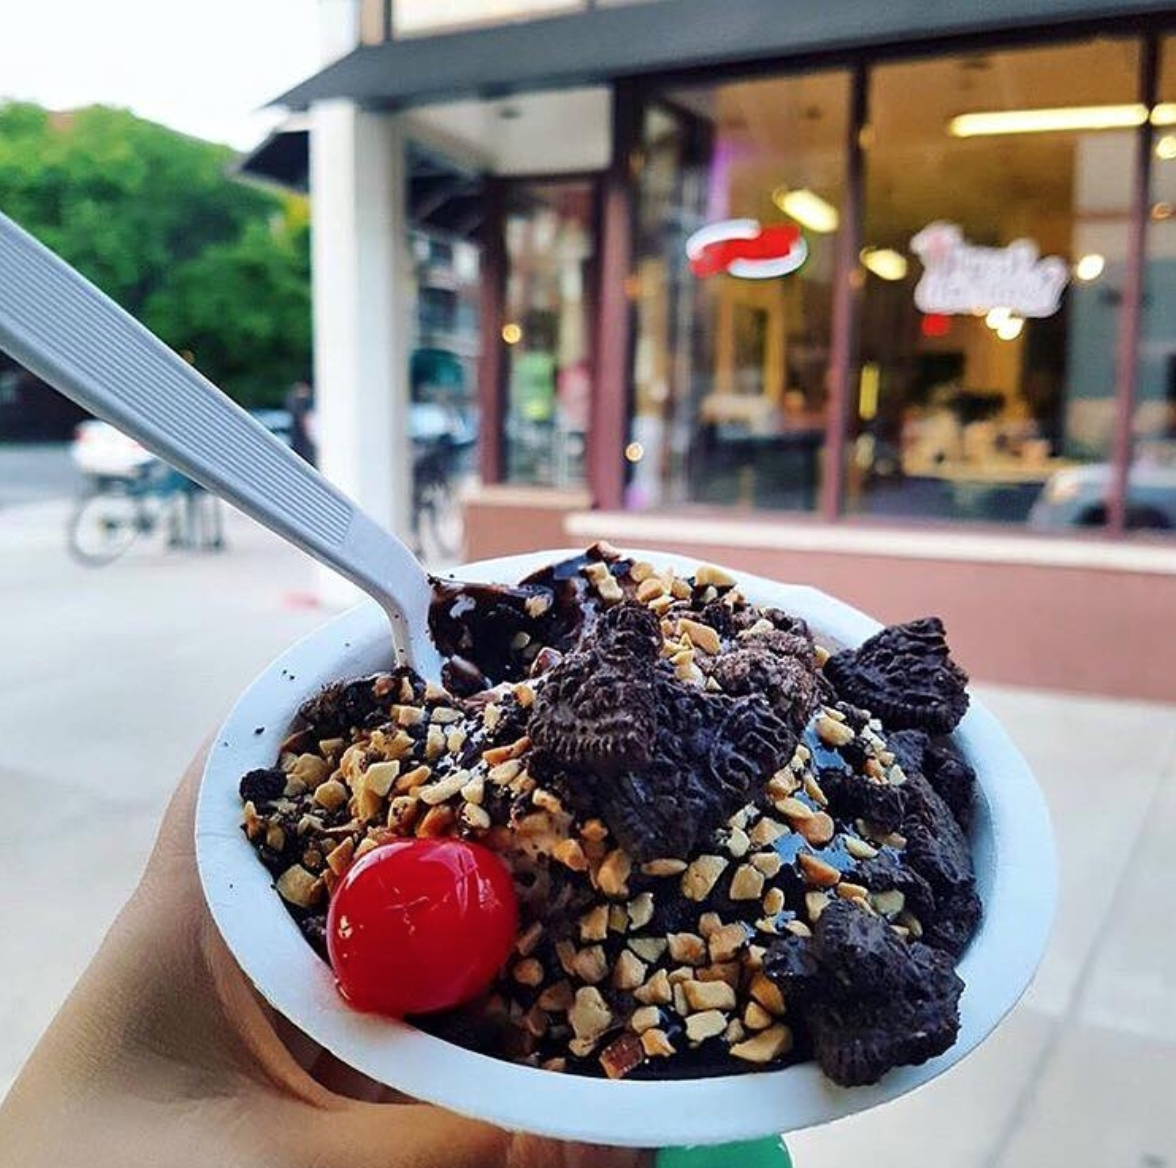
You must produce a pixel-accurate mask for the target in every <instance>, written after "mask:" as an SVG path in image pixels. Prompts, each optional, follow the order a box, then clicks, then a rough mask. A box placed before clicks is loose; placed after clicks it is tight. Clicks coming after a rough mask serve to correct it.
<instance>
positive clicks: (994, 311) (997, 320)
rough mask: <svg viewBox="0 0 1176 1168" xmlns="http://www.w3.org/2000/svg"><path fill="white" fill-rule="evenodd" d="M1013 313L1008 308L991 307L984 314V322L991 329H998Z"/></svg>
mask: <svg viewBox="0 0 1176 1168" xmlns="http://www.w3.org/2000/svg"><path fill="white" fill-rule="evenodd" d="M1011 316H1012V313H1011V312H1010V311H1009V310H1008V309H1007V308H990V309H989V310H988V312H987V313H985V316H984V323H985V324H986V325H988V327H989V328H990V329H998V328H1000V326H1001V325H1002V324H1004V323H1005V321H1007V320H1008V319H1009V318H1010V317H1011Z"/></svg>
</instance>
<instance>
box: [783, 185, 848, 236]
mask: <svg viewBox="0 0 1176 1168" xmlns="http://www.w3.org/2000/svg"><path fill="white" fill-rule="evenodd" d="M772 202H773V203H775V204H776V206H777V207H779V208H780V210H781V211H783V212H784V214H785V215H787V216H789V218H791V219H795V220H796V222H797V223H799V224H800V225H801V227H807V228H808V229H809V230H810V231H815V232H816V233H817V234H818V235H828V234H829V233H830V232H833V231H836V230H837V225H838V224H839V223H840V222H841V216H840V215H839V214H838V213H837V208H836V207H834V206H833V204H832V203H827V202H826V201H825V200H824V199H822V198H821V196H820V195H818V194H816V192H814V191H810V190H807V189H806V188H804V187H800V188H799V189H798V190H794V191H790V190H789V189H788V188H787V187H777V188H776V189H775V190H774V191H773V192H772Z"/></svg>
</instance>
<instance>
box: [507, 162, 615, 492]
mask: <svg viewBox="0 0 1176 1168" xmlns="http://www.w3.org/2000/svg"><path fill="white" fill-rule="evenodd" d="M595 218H596V216H595V187H594V185H593V184H592V183H590V182H580V181H568V182H549V183H528V184H518V185H515V186H512V188H511V193H510V196H509V199H508V205H507V214H506V223H505V231H506V261H507V276H506V300H505V313H504V317H503V321H502V324H501V327H500V332H501V342H502V345H503V349H504V351H505V361H504V364H505V368H506V435H505V437H506V477H507V478H508V479H509V480H511V481H513V482H525V483H537V484H542V485H545V486H556V487H562V486H572V485H576V484H580V483H582V482H583V481H584V450H585V434H586V433H587V430H588V408H589V402H590V399H591V394H592V370H591V365H590V357H591V351H592V343H591V323H590V318H589V311H588V310H589V303H590V295H589V293H590V289H591V287H592V286H593V284H594V279H595V261H596V231H595Z"/></svg>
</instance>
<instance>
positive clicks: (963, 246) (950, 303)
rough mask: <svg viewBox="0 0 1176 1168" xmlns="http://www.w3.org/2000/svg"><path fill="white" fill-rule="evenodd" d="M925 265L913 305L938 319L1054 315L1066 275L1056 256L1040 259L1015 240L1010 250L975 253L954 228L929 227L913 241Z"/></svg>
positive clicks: (939, 224) (944, 225) (980, 249)
mask: <svg viewBox="0 0 1176 1168" xmlns="http://www.w3.org/2000/svg"><path fill="white" fill-rule="evenodd" d="M911 251H913V252H914V253H915V255H917V256H918V257H919V259H920V260H922V262H923V275H922V276H921V277H920V279H919V283H918V284H917V285H916V287H915V304H916V306H917V307H918V308H919V309H920V310H921V311H923V312H926V313H932V314H941V315H963V314H966V313H981V314H983V313H986V312H988V311H989V310H990V309H993V308H1002V309H1005V310H1006V311H1008V312H1009V313H1011V314H1013V315H1014V316H1020V317H1026V316H1052V315H1053V314H1054V313H1055V312H1057V310H1058V307H1059V303H1060V301H1061V296H1062V290H1063V289H1064V288H1065V286H1066V282H1067V281H1068V280H1069V278H1070V270H1069V268H1068V266H1067V265H1066V262H1065V260H1063V259H1062V258H1061V257H1060V256H1044V257H1043V256H1041V255H1040V253H1039V252H1038V250H1037V245H1036V244H1035V243H1033V242H1032V241H1031V240H1028V239H1017V240H1014V241H1013V242H1012V243H1010V244H1009V245H1008V247H976V246H975V245H974V244H970V243H968V242H967V241H966V240H965V239H964V234H963V232H962V231H961V230H960V229H959V227H957V226H956V225H955V224H954V223H943V222H936V223H930V224H928V225H927V226H926V227H924V228H923V230H922V231H920V232H919V234H918V235H916V236H915V237H914V239H912V240H911Z"/></svg>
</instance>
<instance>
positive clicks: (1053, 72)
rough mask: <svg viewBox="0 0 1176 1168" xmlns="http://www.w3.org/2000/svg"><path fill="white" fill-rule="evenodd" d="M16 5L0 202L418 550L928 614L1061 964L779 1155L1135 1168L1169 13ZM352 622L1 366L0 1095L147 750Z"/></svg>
mask: <svg viewBox="0 0 1176 1168" xmlns="http://www.w3.org/2000/svg"><path fill="white" fill-rule="evenodd" d="M22 7H23V11H21V12H20V13H19V14H17V13H16V12H14V11H5V12H3V13H0V210H3V211H4V213H6V214H7V215H9V216H11V217H12V218H14V219H16V220H17V221H18V222H19V223H21V224H22V225H23V226H24V227H26V228H27V229H28V230H30V231H32V232H33V233H34V234H36V235H37V236H38V237H39V238H41V239H42V240H43V241H44V242H45V243H47V244H48V245H49V246H51V247H53V248H55V249H56V250H57V251H59V252H60V253H61V254H62V255H63V256H64V257H65V258H66V259H68V260H69V261H70V262H71V263H73V264H74V265H76V266H77V267H78V268H79V269H80V270H81V271H83V272H84V273H85V274H86V275H88V276H89V277H90V278H91V279H93V280H94V281H95V282H96V283H97V284H98V285H99V286H101V287H102V288H103V289H104V290H105V291H107V292H108V293H109V294H110V295H111V296H113V297H114V298H115V299H116V300H118V301H119V302H120V303H121V304H123V305H124V306H125V307H126V308H127V309H129V310H130V311H131V312H133V313H135V314H136V315H137V316H139V317H140V318H141V319H143V320H144V321H145V322H146V323H147V324H148V325H149V326H150V327H151V328H152V329H154V330H155V331H156V332H157V333H158V334H159V335H160V336H161V337H163V339H164V340H165V341H166V342H167V343H168V344H170V345H172V346H173V347H174V348H175V349H176V350H177V351H178V352H179V353H181V354H182V355H183V356H184V358H185V359H186V360H189V361H191V362H192V363H194V364H195V365H196V366H197V367H198V368H200V369H201V370H202V371H203V372H205V373H206V374H207V375H208V376H209V377H211V378H212V379H213V380H214V381H216V382H217V384H219V385H220V386H222V387H223V388H224V389H225V390H226V391H227V392H229V393H230V394H231V395H232V396H233V397H234V398H236V400H237V401H238V402H240V404H241V405H242V406H243V407H244V408H246V409H248V410H250V411H252V412H253V413H254V414H255V415H256V416H257V417H258V418H259V420H261V421H262V422H263V424H265V425H266V426H268V427H269V428H270V429H271V430H272V431H273V432H274V433H275V434H277V435H278V436H279V437H280V438H281V439H282V440H283V441H285V442H287V443H289V444H290V445H291V446H293V447H294V448H295V449H296V450H297V451H298V452H299V453H300V454H301V455H302V456H303V457H306V458H308V459H311V460H313V461H315V462H317V464H318V465H319V466H320V468H321V469H322V470H323V471H324V473H326V474H327V475H328V476H329V477H331V478H332V479H334V480H335V481H336V482H338V483H339V484H340V485H341V486H342V487H343V488H344V489H345V490H347V491H349V492H351V493H352V494H353V495H354V496H355V497H356V498H357V499H358V500H359V501H360V503H361V504H362V505H363V506H364V507H365V508H367V509H368V510H369V511H370V512H371V513H372V514H373V515H375V516H376V517H377V518H378V519H379V520H381V521H382V522H384V523H386V524H387V525H389V526H390V527H392V528H394V529H395V530H397V531H398V532H400V533H401V534H403V535H404V536H405V537H406V538H407V539H409V540H410V541H412V543H413V544H414V546H415V547H416V548H417V549H418V551H419V552H420V554H421V555H422V556H423V557H424V558H425V559H426V560H427V561H428V562H429V563H430V564H431V565H433V566H435V567H443V566H444V565H446V564H451V563H455V562H458V561H459V560H461V559H468V558H477V557H484V556H489V555H494V554H500V553H506V552H513V551H521V550H529V549H532V548H535V547H553V548H554V547H565V546H569V545H574V544H582V543H585V542H587V541H590V540H592V539H596V538H608V539H610V540H613V541H614V542H616V543H618V544H620V545H626V544H627V545H629V546H638V547H647V548H651V549H653V550H655V551H656V550H658V549H663V550H664V551H666V552H673V553H674V555H675V558H676V559H677V560H678V562H680V563H682V564H683V566H689V565H690V564H692V563H695V562H698V561H702V560H712V561H717V562H720V563H726V564H729V565H731V566H734V567H736V568H740V567H741V568H744V569H746V570H752V571H758V572H761V573H763V574H766V575H770V576H775V577H778V578H781V579H788V580H795V581H799V582H807V583H812V584H815V585H817V586H819V587H823V588H825V589H826V590H828V591H830V592H832V593H835V594H837V595H839V596H842V597H844V598H845V599H847V600H849V601H851V602H852V603H855V604H857V605H859V606H860V607H862V608H864V609H866V610H868V611H870V612H872V613H873V614H875V615H877V616H878V617H880V618H882V619H887V620H897V619H907V618H909V617H912V616H917V615H921V614H924V613H927V612H938V613H941V614H942V615H943V616H944V618H945V620H946V623H947V626H948V630H949V634H950V636H951V640H952V644H953V646H954V647H955V648H956V652H957V655H958V656H959V658H960V660H961V661H962V662H963V663H964V664H965V666H966V667H967V668H968V669H969V670H970V672H971V673H972V674H973V676H974V677H975V678H976V679H977V681H978V683H979V684H978V690H979V692H980V694H981V695H982V696H983V698H984V699H985V700H986V701H988V702H990V703H991V704H992V706H993V707H994V709H995V711H996V712H997V714H998V715H999V716H1000V717H1002V718H1003V719H1004V720H1005V721H1006V723H1007V724H1008V726H1009V728H1010V730H1011V731H1012V733H1013V735H1014V737H1015V738H1016V739H1017V740H1018V742H1019V744H1020V745H1021V747H1022V748H1023V750H1024V751H1025V753H1026V754H1027V755H1028V757H1029V759H1030V761H1031V763H1032V764H1033V765H1034V767H1035V768H1036V770H1037V773H1038V775H1039V777H1040V779H1041V782H1042V784H1043V786H1044V787H1045V789H1046V793H1047V796H1048V797H1049V800H1050V804H1051V808H1052V810H1053V813H1054V818H1055V826H1056V829H1057V833H1058V841H1059V852H1060V863H1061V875H1062V902H1061V910H1060V914H1059V919H1058V924H1057V928H1056V931H1055V934H1054V939H1053V943H1052V945H1051V949H1050V952H1049V954H1048V956H1047V959H1046V962H1045V964H1044V966H1043V968H1042V971H1041V973H1040V975H1039V977H1038V980H1037V982H1036V984H1035V985H1034V987H1033V989H1032V990H1031V991H1030V993H1029V995H1028V996H1027V998H1026V999H1025V1001H1024V1002H1023V1003H1022V1005H1021V1006H1019V1007H1018V1008H1017V1010H1016V1011H1015V1012H1014V1013H1013V1015H1012V1016H1011V1017H1010V1019H1009V1020H1008V1022H1007V1023H1006V1025H1005V1026H1004V1027H1003V1028H1002V1029H1001V1031H1000V1032H999V1033H998V1034H997V1035H996V1036H995V1037H994V1038H993V1039H992V1040H991V1041H990V1042H989V1043H988V1044H986V1045H985V1046H984V1047H983V1048H982V1049H981V1050H980V1051H979V1052H978V1053H976V1054H975V1055H974V1056H972V1057H971V1058H970V1059H969V1060H967V1061H966V1062H965V1063H964V1064H963V1065H962V1066H961V1067H960V1068H958V1069H957V1070H955V1071H953V1072H952V1073H951V1074H949V1075H947V1076H945V1077H944V1078H942V1079H941V1080H938V1081H937V1082H935V1083H934V1084H932V1085H930V1086H929V1087H927V1088H925V1089H924V1090H922V1091H920V1092H918V1093H917V1094H915V1095H914V1096H912V1097H909V1098H907V1099H904V1100H901V1101H899V1102H897V1103H895V1104H893V1105H891V1106H889V1107H887V1108H884V1109H882V1110H880V1111H878V1112H876V1113H873V1114H870V1115H867V1116H862V1117H859V1118H857V1119H853V1120H849V1121H846V1122H844V1123H841V1124H839V1125H837V1126H835V1127H833V1128H828V1129H824V1130H820V1131H816V1132H812V1133H806V1134H802V1135H798V1136H796V1137H794V1138H793V1140H792V1141H791V1144H792V1146H793V1149H794V1153H795V1155H796V1157H797V1160H798V1162H799V1164H800V1165H801V1168H810V1166H811V1168H817V1166H818V1165H825V1164H827V1165H829V1166H830V1168H832V1166H833V1165H838V1166H840V1165H844V1164H845V1163H848V1162H852V1160H853V1159H854V1158H858V1159H861V1158H865V1157H869V1159H870V1162H871V1163H872V1164H875V1165H882V1166H889V1165H894V1166H895V1168H898V1166H900V1165H901V1166H902V1168H911V1166H921V1165H927V1166H928V1168H929V1166H931V1165H936V1166H937V1168H942V1166H945V1165H950V1166H956V1165H958V1166H961V1168H963V1166H968V1168H995V1166H999V1168H1022V1166H1024V1168H1031V1166H1032V1168H1042V1166H1047V1165H1055V1164H1056V1165H1062V1164H1065V1165H1066V1166H1067V1168H1070V1166H1072V1165H1074V1164H1088V1163H1089V1164H1096V1163H1097V1164H1099V1165H1114V1166H1117V1168H1119V1166H1121V1168H1137V1166H1138V1168H1164V1166H1165V1165H1169V1164H1171V1165H1174V1166H1176V1136H1174V1135H1173V1131H1172V1128H1171V1125H1170V1123H1169V1122H1168V1117H1167V1114H1166V1108H1165V1104H1166V1103H1167V1102H1168V1100H1169V1099H1170V1096H1171V1084H1172V1083H1173V1082H1176V1010H1173V1008H1172V1001H1173V996H1174V993H1176V941H1174V940H1173V933H1172V930H1171V929H1169V928H1167V927H1166V925H1165V924H1164V922H1165V921H1166V920H1167V916H1168V913H1169V906H1170V903H1171V901H1172V897H1173V894H1174V893H1176V860H1174V859H1173V850H1172V847H1171V843H1170V841H1171V840H1172V839H1173V838H1174V837H1176V705H1174V704H1173V703H1176V670H1174V669H1173V663H1174V662H1176V620H1174V619H1173V613H1174V612H1176V8H1172V7H1171V6H1167V5H1163V4H1155V3H1148V2H1147V0H1098V2H1093V0H1013V2H1010V3H1008V4H1004V5H1001V6H1000V9H999V12H997V11H995V10H992V11H989V10H988V9H989V6H979V5H974V4H970V3H967V2H966V0H940V3H939V4H937V5H936V6H935V8H934V10H933V11H930V10H928V11H915V10H914V9H912V8H910V7H909V6H908V7H906V8H903V7H894V6H878V5H874V4H870V3H867V2H866V0H845V2H844V3H841V4H838V5H816V4H808V3H804V4H796V5H791V6H788V7H787V9H782V8H781V6H780V5H779V4H778V3H776V2H775V0H729V2H728V3H725V4H722V5H716V4H714V3H713V2H709V0H595V2H593V0H210V2H209V3H206V4H204V5H201V6H199V8H198V9H192V10H191V11H186V12H185V13H184V14H182V16H181V15H180V14H179V13H177V12H175V11H174V10H173V9H171V7H170V6H159V5H154V4H149V3H147V2H146V0H106V2H105V3H103V4H100V5H93V4H82V3H81V2H80V0H62V2H61V3H58V4H55V5H41V6H30V5H25V6H22ZM165 7H166V8H167V11H166V12H165V11H164V8H165ZM915 7H916V8H917V6H915ZM765 228H770V229H772V231H773V232H774V234H771V233H769V234H771V238H773V239H774V240H775V241H776V245H774V246H776V251H775V252H773V253H771V254H765V253H764V251H763V250H762V249H761V250H760V251H758V252H756V251H755V249H754V247H751V248H750V250H749V244H748V241H749V239H755V238H756V237H757V236H758V235H759V233H760V232H762V231H763V229H765ZM763 238H764V239H767V238H768V235H765V236H764V237H763ZM769 250H770V249H769ZM2 278H3V272H2V271H0V279H2ZM350 599H352V596H351V594H350V592H349V591H348V589H347V588H346V587H344V586H343V585H342V584H341V582H340V581H338V580H336V579H334V578H332V577H330V576H329V575H327V574H326V573H324V572H321V571H319V570H317V569H316V568H315V567H314V566H313V565H311V564H310V563H309V562H308V561H306V560H305V558H304V557H302V556H301V555H300V554H299V553H297V552H295V551H294V550H292V549H290V548H288V547H286V546H284V545H282V544H281V543H280V542H278V541H277V540H275V539H274V538H273V537H271V536H269V535H268V534H266V533H264V532H261V531H259V530H258V529H256V528H255V527H253V526H252V525H251V524H250V523H248V521H246V520H244V519H243V518H242V517H241V516H239V515H237V514H235V513H234V512H232V511H231V510H230V509H228V508H223V507H221V506H220V505H219V504H217V503H216V502H215V501H213V500H211V499H209V498H208V497H207V496H205V495H204V494H203V493H202V492H200V491H199V490H198V489H196V488H195V487H194V485H193V484H191V483H189V482H187V481H186V480H185V479H184V478H183V477H182V476H179V475H178V474H176V473H175V472H173V471H171V470H170V469H169V468H168V467H166V466H162V465H160V464H159V463H157V462H156V461H155V460H154V459H153V458H151V457H150V456H149V455H148V454H147V453H146V452H145V451H143V450H142V449H141V448H139V447H138V446H137V445H136V444H135V443H133V442H131V441H129V440H127V439H124V438H123V437H122V436H120V435H119V434H117V433H116V432H114V431H112V430H111V429H110V428H109V427H107V426H105V425H104V424H103V423H101V422H97V421H95V420H93V419H89V418H87V417H86V416H85V415H84V414H82V413H81V412H80V411H79V410H78V409H77V408H76V407H74V406H73V405H72V404H71V403H69V402H67V401H65V400H64V399H62V398H61V397H59V396H58V395H56V394H55V393H54V392H53V391H51V390H49V389H48V388H47V387H46V386H45V385H43V384H41V383H40V382H38V381H37V379H36V378H34V377H32V376H31V375H30V374H29V373H27V372H26V371H25V370H23V369H21V368H20V367H19V366H18V365H16V364H15V363H14V362H12V361H10V360H9V359H8V358H7V357H5V356H4V355H3V354H0V601H2V603H0V645H2V646H3V651H4V659H5V662H6V664H7V665H8V669H7V670H6V671H5V674H4V677H3V679H0V742H2V743H3V748H2V749H0V784H2V786H3V790H4V791H6V792H11V794H10V795H9V797H8V798H7V799H6V801H5V806H6V810H7V814H6V815H5V817H4V821H3V822H2V823H0V856H2V857H3V860H4V863H5V865H6V871H7V872H8V873H9V874H10V878H9V879H8V880H6V881H5V882H4V883H3V884H2V885H0V935H2V936H3V937H4V938H5V945H4V952H5V954H6V955H7V957H8V960H7V962H6V966H7V969H8V976H7V977H6V988H5V993H4V994H3V995H0V1092H2V1091H3V1090H4V1089H6V1087H7V1085H8V1084H9V1083H10V1082H11V1080H12V1079H13V1077H14V1076H15V1075H16V1073H17V1071H18V1069H19V1067H20V1065H21V1063H22V1061H23V1060H24V1058H25V1057H26V1056H27V1054H28V1052H29V1051H30V1050H31V1048H32V1046H33V1044H34V1043H35V1042H36V1039H37V1037H38V1035H39V1034H40V1032H41V1031H42V1029H43V1028H44V1026H45V1025H46V1023H47V1022H48V1020H49V1018H50V1017H51V1016H52V1013H53V1011H54V1010H55V1009H56V1007H57V1005H58V1004H59V1003H60V1001H61V1000H62V998H63V997H64V995H65V993H66V992H67V991H68V989H69V986H70V985H71V984H72V982H73V980H74V979H75V978H76V976H77V974H78V972H79V971H80V970H81V968H82V967H83V966H84V964H85V962H86V960H87V959H88V957H89V956H90V955H91V953H92V952H93V950H94V948H95V947H96V945H97V943H98V941H99V940H100V938H101V936H102V934H103V932H104V930H105V929H106V927H107V925H108V924H109V921H110V920H111V918H112V916H113V914H114V913H115V912H116V911H117V908H118V906H119V905H120V904H121V902H122V900H123V899H124V898H125V896H126V895H127V893H128V892H129V890H130V889H131V887H133V884H134V881H135V879H136V878H137V874H138V872H139V871H140V869H141V866H142V862H143V859H144V857H145V855H146V852H147V849H148V847H149V845H150V841H151V838H152V835H153V832H154V829H155V825H156V823H157V821H158V816H159V814H160V811H161V810H162V807H163V804H164V802H165V800H166V797H167V794H168V792H169V790H170V788H171V787H172V785H173V784H174V782H175V780H176V778H177V777H178V775H179V773H180V770H181V769H182V767H183V765H184V764H185V762H186V761H187V759H188V758H189V757H190V756H191V754H192V753H193V752H194V751H195V749H196V748H197V746H198V744H199V743H200V741H201V740H202V739H203V737H204V736H205V735H206V734H207V733H208V732H209V730H210V729H211V727H212V726H213V725H214V724H215V723H216V721H217V720H218V719H219V718H220V717H221V716H222V715H223V714H224V712H225V710H226V709H227V707H228V706H229V704H230V703H231V702H232V701H233V699H234V697H235V695H236V694H237V693H238V692H239V691H240V689H241V688H242V687H243V686H244V685H245V684H246V683H247V682H248V680H249V678H250V677H251V676H252V675H253V674H254V673H255V672H256V671H258V670H259V669H260V668H262V667H263V666H264V664H265V663H266V662H267V661H268V660H269V659H270V658H271V657H272V656H274V655H275V654H276V653H277V652H278V651H279V650H280V649H281V648H282V647H284V646H285V645H286V644H288V643H289V642H290V641H291V640H292V639H294V638H295V637H297V636H299V635H301V634H302V633H304V632H306V631H309V630H310V629H311V628H313V627H315V626H316V625H318V624H319V623H321V622H322V621H323V620H325V619H327V618H328V617H329V616H330V615H331V613H332V612H333V611H335V610H336V609H337V608H338V607H339V606H340V605H341V604H344V603H347V602H348V601H349V600H350ZM30 795H31V796H32V797H31V798H30V797H28V796H30ZM47 808H49V809H51V811H50V815H51V820H50V821H51V822H52V823H53V825H54V827H53V833H52V836H51V837H47V836H46V832H45V823H46V809H47Z"/></svg>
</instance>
